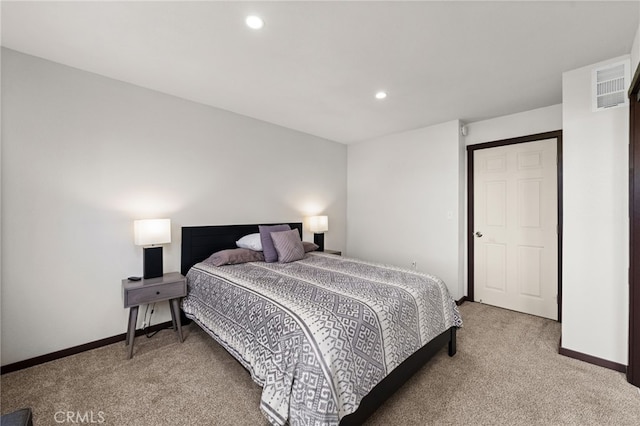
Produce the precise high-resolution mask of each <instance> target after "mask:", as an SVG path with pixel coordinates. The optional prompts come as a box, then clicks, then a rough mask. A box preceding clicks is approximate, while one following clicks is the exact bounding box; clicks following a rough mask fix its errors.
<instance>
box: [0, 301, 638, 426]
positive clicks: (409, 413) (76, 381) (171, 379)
mask: <svg viewBox="0 0 640 426" xmlns="http://www.w3.org/2000/svg"><path fill="white" fill-rule="evenodd" d="M460 308H461V312H462V316H463V319H464V322H465V323H464V327H463V328H462V329H461V330H459V332H458V353H457V355H456V356H455V357H453V358H450V357H448V356H447V354H446V350H442V351H441V352H440V353H439V354H438V355H436V357H435V358H434V359H433V360H431V362H430V363H428V364H427V365H426V366H425V367H423V368H422V369H421V370H420V371H419V372H418V373H416V375H415V376H414V377H413V378H412V379H411V380H409V382H407V383H406V384H405V385H404V386H403V387H402V388H401V389H400V390H399V391H398V392H397V393H396V394H395V395H394V396H393V397H392V398H391V399H390V400H389V401H387V403H385V404H384V405H383V406H381V407H380V408H379V409H378V411H377V412H376V413H375V414H374V415H373V416H372V417H371V418H370V419H369V421H368V424H370V425H431V424H433V425H573V424H575V425H638V424H640V392H639V391H638V388H636V387H634V386H631V385H630V384H628V383H627V382H626V380H625V376H624V375H623V374H621V373H618V372H615V371H612V370H608V369H604V368H601V367H596V366H594V365H590V364H586V363H583V362H580V361H577V360H574V359H570V358H567V357H564V356H561V355H558V353H557V349H558V341H559V338H560V324H558V323H556V322H553V321H550V320H545V319H541V318H537V317H532V316H529V315H524V314H519V313H515V312H511V311H507V310H503V309H498V308H493V307H490V306H486V305H481V304H477V303H465V304H463V305H462V306H461V307H460ZM183 331H184V333H185V342H184V343H182V344H179V343H178V342H177V338H176V336H175V334H174V333H173V332H172V331H170V330H166V331H162V332H160V333H159V334H158V335H156V336H155V337H153V338H152V339H147V338H144V337H139V338H137V339H136V345H135V355H134V358H133V359H132V360H126V349H125V346H124V343H118V344H114V345H110V346H106V347H103V348H99V349H95V350H92V351H88V352H85V353H82V354H78V355H74V356H71V357H67V358H64V359H60V360H57V361H53V362H50V363H47V364H43V365H39V366H35V367H32V368H29V369H26V370H21V371H17V372H14V373H9V374H5V375H3V376H2V378H1V385H2V387H1V394H2V395H1V403H2V407H1V411H2V413H3V414H4V413H7V412H10V411H13V410H15V409H18V408H21V407H25V406H30V407H32V409H33V411H34V424H35V425H56V424H60V423H57V422H56V419H58V420H59V419H60V418H61V417H60V414H57V416H58V417H57V418H56V412H61V411H71V412H76V413H77V412H79V413H80V414H81V415H85V413H89V414H91V413H93V416H94V420H100V419H101V418H104V420H105V422H104V423H102V424H110V425H143V426H146V425H266V421H265V420H264V418H263V417H262V414H261V413H260V410H259V408H258V404H259V400H260V391H261V389H260V388H259V387H258V386H257V385H255V384H254V383H253V382H252V381H251V378H250V377H249V375H248V373H247V372H246V371H245V370H244V369H243V368H242V367H241V366H240V364H238V363H237V362H236V361H235V360H234V359H233V358H232V357H231V356H230V355H229V354H227V353H226V352H225V351H224V349H222V348H221V347H220V346H219V345H218V344H217V343H215V342H214V341H213V340H212V339H211V338H210V337H209V336H207V335H206V334H205V333H204V332H202V331H201V330H200V329H199V328H198V327H197V326H196V325H195V324H191V325H189V326H187V327H185V328H184V330H183ZM100 413H102V414H101V416H102V417H99V416H100ZM66 423H67V424H71V423H70V422H66Z"/></svg>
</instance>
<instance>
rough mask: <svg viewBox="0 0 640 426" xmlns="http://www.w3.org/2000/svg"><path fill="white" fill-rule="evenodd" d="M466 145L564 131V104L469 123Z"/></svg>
mask: <svg viewBox="0 0 640 426" xmlns="http://www.w3.org/2000/svg"><path fill="white" fill-rule="evenodd" d="M466 127H467V136H466V137H465V138H464V141H465V144H466V145H475V144H479V143H485V142H494V141H499V140H503V139H511V138H517V137H520V136H529V135H535V134H538V133H545V132H552V131H554V130H561V129H562V104H558V105H551V106H548V107H544V108H538V109H534V110H531V111H525V112H520V113H517V114H511V115H505V116H502V117H497V118H492V119H490V120H483V121H476V122H474V123H469V124H467V125H466Z"/></svg>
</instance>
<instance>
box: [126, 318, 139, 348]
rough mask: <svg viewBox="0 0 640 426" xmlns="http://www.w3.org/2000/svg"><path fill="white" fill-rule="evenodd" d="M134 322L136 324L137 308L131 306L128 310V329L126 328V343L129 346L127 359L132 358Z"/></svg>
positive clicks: (134, 334)
mask: <svg viewBox="0 0 640 426" xmlns="http://www.w3.org/2000/svg"><path fill="white" fill-rule="evenodd" d="M136 322H138V307H137V306H132V307H131V308H129V327H128V328H127V341H126V344H127V345H129V355H128V357H127V359H131V357H133V340H134V339H135V338H136Z"/></svg>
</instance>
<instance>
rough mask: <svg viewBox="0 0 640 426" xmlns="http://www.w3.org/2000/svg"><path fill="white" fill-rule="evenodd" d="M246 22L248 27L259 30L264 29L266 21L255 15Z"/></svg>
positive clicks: (248, 17)
mask: <svg viewBox="0 0 640 426" xmlns="http://www.w3.org/2000/svg"><path fill="white" fill-rule="evenodd" d="M244 22H246V23H247V26H248V27H249V28H252V29H254V30H259V29H260V28H262V27H264V21H263V20H262V18H261V17H259V16H255V15H251V16H247V19H245V21H244Z"/></svg>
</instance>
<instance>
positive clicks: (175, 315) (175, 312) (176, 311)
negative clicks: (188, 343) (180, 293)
mask: <svg viewBox="0 0 640 426" xmlns="http://www.w3.org/2000/svg"><path fill="white" fill-rule="evenodd" d="M179 300H180V299H171V301H170V302H169V303H170V304H171V319H173V324H174V325H175V326H177V327H176V328H177V329H178V339H180V343H182V342H183V341H184V340H183V338H182V324H181V321H180V306H179V305H178V301H179Z"/></svg>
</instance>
